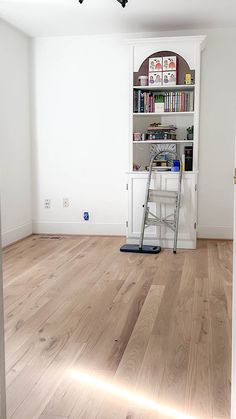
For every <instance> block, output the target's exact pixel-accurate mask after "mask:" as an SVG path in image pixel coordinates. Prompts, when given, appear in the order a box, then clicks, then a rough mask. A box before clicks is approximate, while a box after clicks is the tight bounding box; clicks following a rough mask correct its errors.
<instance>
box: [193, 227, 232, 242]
mask: <svg viewBox="0 0 236 419" xmlns="http://www.w3.org/2000/svg"><path fill="white" fill-rule="evenodd" d="M197 237H198V239H223V240H232V239H233V227H224V226H216V227H212V226H201V225H199V226H198V229H197Z"/></svg>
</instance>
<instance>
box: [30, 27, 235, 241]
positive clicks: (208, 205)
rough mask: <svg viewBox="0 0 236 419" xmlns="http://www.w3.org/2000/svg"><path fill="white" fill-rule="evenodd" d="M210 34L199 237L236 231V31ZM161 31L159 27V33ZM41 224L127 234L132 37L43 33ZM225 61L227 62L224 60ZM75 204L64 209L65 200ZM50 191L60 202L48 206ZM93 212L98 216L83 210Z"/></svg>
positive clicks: (39, 227) (37, 95)
mask: <svg viewBox="0 0 236 419" xmlns="http://www.w3.org/2000/svg"><path fill="white" fill-rule="evenodd" d="M182 34H183V35H185V34H186V35H187V34H207V36H208V38H207V46H206V49H205V51H204V53H203V56H202V100H201V102H202V103H201V146H200V170H201V172H200V188H199V236H200V237H218V238H221V237H222V238H230V237H232V226H233V187H232V168H233V143H234V126H235V119H236V95H235V92H236V78H235V77H234V72H235V68H236V51H235V49H234V48H232V46H233V42H235V40H236V29H235V30H234V29H232V30H228V29H222V30H211V31H206V30H202V31H194V32H193V31H192V32H191V31H185V32H178V33H173V32H172V33H163V32H162V33H161V35H162V36H168V35H182ZM156 35H158V34H156ZM33 56H34V86H35V91H34V100H35V102H34V103H35V124H34V126H35V142H34V156H35V164H34V167H35V171H34V174H35V183H34V186H35V188H34V190H35V205H34V231H35V232H56V233H59V232H64V233H70V232H73V233H104V234H106V233H110V234H117V233H118V234H119V233H120V234H122V233H124V223H125V220H126V201H125V191H124V187H125V176H124V173H125V171H126V169H127V151H128V76H129V57H128V48H127V46H126V45H125V36H124V37H115V36H109V37H57V38H41V39H36V40H35V41H34V44H33ZM218 60H219V63H218ZM63 197H65V198H69V199H70V200H71V207H70V208H68V209H63V208H62V198H63ZM45 198H50V199H51V200H52V208H51V209H49V210H48V209H47V210H45V209H44V207H43V201H44V199H45ZM84 210H88V211H89V212H90V213H91V222H90V223H85V222H84V221H83V218H82V213H83V211H84Z"/></svg>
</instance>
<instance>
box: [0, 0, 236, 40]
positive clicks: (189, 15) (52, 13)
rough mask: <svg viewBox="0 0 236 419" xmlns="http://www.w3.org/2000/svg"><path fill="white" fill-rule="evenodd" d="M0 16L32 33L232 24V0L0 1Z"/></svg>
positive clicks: (235, 22)
mask: <svg viewBox="0 0 236 419" xmlns="http://www.w3.org/2000/svg"><path fill="white" fill-rule="evenodd" d="M0 17H2V18H3V19H4V20H6V21H8V22H10V23H11V24H13V25H14V26H16V27H17V28H19V29H21V30H23V31H24V32H26V33H27V34H29V35H31V36H54V35H83V34H109V33H123V32H125V33H129V32H158V31H160V30H178V29H191V28H194V29H198V28H199V29H200V28H214V27H225V26H232V27H233V26H236V0H129V2H128V4H127V6H126V7H125V9H123V8H122V7H121V5H120V4H119V3H118V2H117V1H116V0H84V3H83V4H82V5H81V4H79V2H78V0H5V1H1V0H0Z"/></svg>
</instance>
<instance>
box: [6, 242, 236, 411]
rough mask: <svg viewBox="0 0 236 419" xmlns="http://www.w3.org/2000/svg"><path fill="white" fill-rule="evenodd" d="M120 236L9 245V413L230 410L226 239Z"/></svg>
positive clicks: (229, 267) (229, 249)
mask: <svg viewBox="0 0 236 419" xmlns="http://www.w3.org/2000/svg"><path fill="white" fill-rule="evenodd" d="M123 241H124V239H122V238H120V237H82V236H81V237H61V238H59V239H56V238H46V237H40V236H32V237H29V238H27V239H26V240H23V241H21V242H19V243H16V244H14V245H12V246H10V247H8V248H7V249H5V251H4V291H5V322H6V357H7V360H6V361H7V385H8V390H7V401H8V418H9V419H10V418H12V419H79V418H83V419H85V418H87V419H95V418H97V419H98V418H99V419H154V418H159V419H164V418H174V419H177V418H178V419H180V418H181V419H185V418H187V417H188V418H190V417H191V418H192V417H194V418H196V419H203V418H204V419H212V418H214V419H216V418H217V419H218V418H221V419H226V418H227V419H228V418H229V417H230V375H231V374H230V369H231V290H232V288H231V286H232V243H231V242H229V241H207V240H206V241H199V242H198V249H197V250H195V251H184V250H180V251H179V252H178V253H177V255H173V254H172V252H171V251H169V250H164V251H163V252H162V253H161V254H159V255H155V256H153V255H137V254H136V255H135V254H124V253H123V254H122V253H120V252H119V248H120V246H121V245H122V244H123ZM170 409H172V410H170Z"/></svg>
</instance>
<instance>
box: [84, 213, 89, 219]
mask: <svg viewBox="0 0 236 419" xmlns="http://www.w3.org/2000/svg"><path fill="white" fill-rule="evenodd" d="M84 220H85V221H89V213H88V212H87V211H85V212H84Z"/></svg>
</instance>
